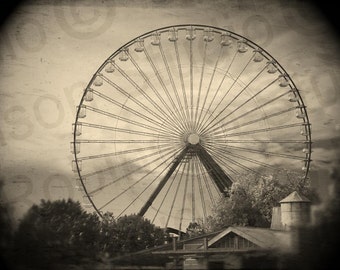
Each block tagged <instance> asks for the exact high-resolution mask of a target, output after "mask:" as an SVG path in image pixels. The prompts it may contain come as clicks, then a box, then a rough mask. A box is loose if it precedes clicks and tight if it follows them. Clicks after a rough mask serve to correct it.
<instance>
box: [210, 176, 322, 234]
mask: <svg viewBox="0 0 340 270" xmlns="http://www.w3.org/2000/svg"><path fill="white" fill-rule="evenodd" d="M293 191H298V192H299V193H301V194H302V195H305V196H306V197H308V198H309V199H311V200H312V201H314V202H315V201H316V200H317V196H316V192H315V191H314V190H313V189H312V188H311V186H310V183H309V182H302V180H301V179H300V178H299V177H298V174H296V173H294V172H287V171H284V170H278V171H277V172H276V173H275V174H273V175H268V176H267V177H259V176H258V175H256V174H251V175H250V174H247V175H240V177H239V179H237V180H236V181H235V182H234V183H233V185H232V187H231V189H230V190H229V194H228V196H227V197H224V198H222V199H221V200H220V201H219V202H218V203H217V205H216V207H215V208H213V214H212V215H211V216H209V217H208V218H207V222H206V225H205V230H206V231H215V230H219V229H222V228H224V227H228V226H232V225H234V226H255V227H269V226H270V222H271V217H272V208H273V207H274V206H277V205H279V201H280V200H282V199H283V198H285V197H286V196H288V195H289V194H290V193H291V192H293Z"/></svg>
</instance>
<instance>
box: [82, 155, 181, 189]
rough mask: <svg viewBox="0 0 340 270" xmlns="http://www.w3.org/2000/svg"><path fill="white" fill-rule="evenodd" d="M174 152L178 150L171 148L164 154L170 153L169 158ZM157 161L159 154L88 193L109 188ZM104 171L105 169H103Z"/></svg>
mask: <svg viewBox="0 0 340 270" xmlns="http://www.w3.org/2000/svg"><path fill="white" fill-rule="evenodd" d="M174 152H176V150H173V149H171V150H170V151H168V152H167V153H166V154H164V156H167V155H170V157H169V158H168V159H170V158H171V156H172V154H173V153H174ZM150 156H155V154H153V155H150ZM144 158H145V157H144ZM168 159H167V160H168ZM157 161H159V156H158V155H157V156H156V158H155V159H153V160H151V161H149V162H147V163H145V164H143V165H142V166H141V167H139V168H137V169H134V170H132V171H130V172H129V173H127V174H125V175H123V176H120V177H118V178H117V179H115V180H113V181H111V182H109V183H107V184H106V185H103V186H101V187H99V188H97V189H95V190H92V191H90V192H88V194H89V195H94V194H95V193H97V192H98V191H100V190H103V189H104V188H107V187H109V186H111V185H113V184H115V183H117V182H118V181H121V180H122V179H125V178H126V177H127V176H130V175H132V174H133V173H135V172H137V171H138V170H140V169H144V168H146V167H148V166H149V165H151V164H152V163H155V162H157ZM126 163H127V164H129V163H131V161H129V162H126ZM121 165H122V164H120V166H112V167H111V168H110V169H112V168H117V167H118V168H119V167H121V168H122V166H121ZM102 171H103V170H102ZM102 171H101V172H102Z"/></svg>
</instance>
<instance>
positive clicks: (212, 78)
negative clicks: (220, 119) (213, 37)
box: [197, 45, 224, 130]
mask: <svg viewBox="0 0 340 270" xmlns="http://www.w3.org/2000/svg"><path fill="white" fill-rule="evenodd" d="M223 47H224V46H222V45H221V46H220V50H219V53H218V57H217V60H216V63H215V66H214V69H213V72H212V75H211V78H210V82H209V85H208V89H207V91H206V93H205V96H204V100H203V104H202V110H200V114H199V117H198V120H197V124H198V125H197V130H199V129H200V123H201V117H202V112H203V109H204V108H205V105H206V102H207V98H208V96H209V93H210V89H211V85H212V82H213V80H214V77H215V73H216V69H217V66H218V64H219V61H220V58H221V55H222V52H223V50H222V49H223ZM215 94H216V93H215ZM213 100H214V99H213ZM203 120H204V118H203V119H202V121H203Z"/></svg>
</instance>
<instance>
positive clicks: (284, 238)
mask: <svg viewBox="0 0 340 270" xmlns="http://www.w3.org/2000/svg"><path fill="white" fill-rule="evenodd" d="M231 232H233V233H235V234H237V235H239V236H241V237H243V238H245V239H247V240H248V241H250V242H252V243H254V244H256V245H257V246H259V247H261V248H265V249H272V248H282V247H285V246H289V245H290V243H288V242H289V241H290V233H289V232H284V231H276V230H271V229H267V228H254V227H234V226H232V227H228V228H227V229H225V230H224V231H222V232H220V233H219V234H218V235H216V236H215V237H213V238H212V239H210V240H209V242H208V247H211V246H212V245H213V244H215V243H216V242H218V241H220V240H221V239H222V238H224V237H225V236H226V235H228V234H229V233H231Z"/></svg>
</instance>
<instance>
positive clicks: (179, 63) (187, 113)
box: [174, 40, 190, 122]
mask: <svg viewBox="0 0 340 270" xmlns="http://www.w3.org/2000/svg"><path fill="white" fill-rule="evenodd" d="M174 47H175V52H176V61H177V68H178V73H179V77H180V81H181V88H182V94H183V99H184V108H186V115H187V116H186V119H187V122H190V114H189V105H188V99H187V94H186V91H185V84H184V78H183V71H182V64H181V60H180V57H179V52H178V44H177V41H176V40H175V41H174Z"/></svg>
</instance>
